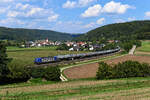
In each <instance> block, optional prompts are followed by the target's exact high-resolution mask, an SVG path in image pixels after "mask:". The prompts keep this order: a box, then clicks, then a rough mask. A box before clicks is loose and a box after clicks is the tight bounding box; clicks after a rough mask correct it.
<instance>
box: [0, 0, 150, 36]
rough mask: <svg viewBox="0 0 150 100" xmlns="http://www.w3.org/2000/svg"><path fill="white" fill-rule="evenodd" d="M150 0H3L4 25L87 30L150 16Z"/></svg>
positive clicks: (0, 19)
mask: <svg viewBox="0 0 150 100" xmlns="http://www.w3.org/2000/svg"><path fill="white" fill-rule="evenodd" d="M149 4H150V0H0V26H5V27H11V28H29V29H47V30H54V31H60V32H67V33H84V32H87V31H89V30H91V29H94V28H97V27H100V26H103V25H107V24H111V23H121V22H126V21H133V20H149V19H150V6H149Z"/></svg>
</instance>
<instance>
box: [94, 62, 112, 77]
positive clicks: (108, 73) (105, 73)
mask: <svg viewBox="0 0 150 100" xmlns="http://www.w3.org/2000/svg"><path fill="white" fill-rule="evenodd" d="M96 77H97V79H110V78H112V67H111V66H109V65H108V64H107V63H104V62H100V63H99V68H98V71H97V73H96Z"/></svg>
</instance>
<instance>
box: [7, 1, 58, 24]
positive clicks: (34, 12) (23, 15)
mask: <svg viewBox="0 0 150 100" xmlns="http://www.w3.org/2000/svg"><path fill="white" fill-rule="evenodd" d="M7 17H8V18H19V19H32V20H46V19H47V21H49V22H52V21H56V19H57V18H58V17H59V15H58V14H56V13H54V11H53V10H52V9H45V8H41V7H37V6H33V5H30V4H21V3H18V4H16V6H15V7H14V8H12V9H9V11H8V13H7Z"/></svg>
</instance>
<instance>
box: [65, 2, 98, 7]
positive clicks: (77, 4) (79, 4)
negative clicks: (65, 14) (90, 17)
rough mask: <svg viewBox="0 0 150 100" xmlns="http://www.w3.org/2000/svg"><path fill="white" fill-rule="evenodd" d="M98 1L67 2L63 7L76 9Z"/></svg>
mask: <svg viewBox="0 0 150 100" xmlns="http://www.w3.org/2000/svg"><path fill="white" fill-rule="evenodd" d="M94 1H96V0H78V1H70V0H67V2H65V3H64V4H63V5H62V7H63V8H76V7H85V6H87V5H89V4H91V3H92V2H94Z"/></svg>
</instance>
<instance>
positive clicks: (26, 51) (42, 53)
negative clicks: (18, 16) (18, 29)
mask: <svg viewBox="0 0 150 100" xmlns="http://www.w3.org/2000/svg"><path fill="white" fill-rule="evenodd" d="M76 53H83V52H76V51H58V50H56V47H41V48H17V47H8V48H7V54H8V57H9V58H13V61H12V62H11V64H13V63H15V64H18V65H20V66H28V65H33V64H34V59H35V58H37V57H48V56H56V55H64V54H76Z"/></svg>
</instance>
